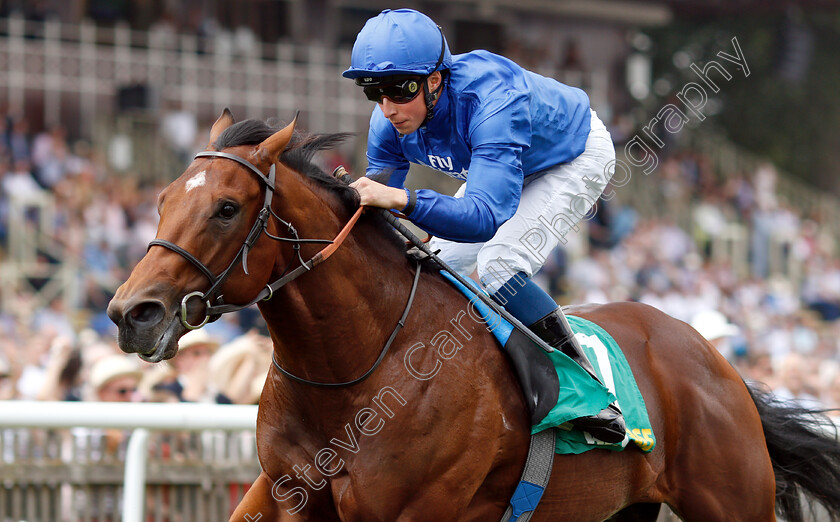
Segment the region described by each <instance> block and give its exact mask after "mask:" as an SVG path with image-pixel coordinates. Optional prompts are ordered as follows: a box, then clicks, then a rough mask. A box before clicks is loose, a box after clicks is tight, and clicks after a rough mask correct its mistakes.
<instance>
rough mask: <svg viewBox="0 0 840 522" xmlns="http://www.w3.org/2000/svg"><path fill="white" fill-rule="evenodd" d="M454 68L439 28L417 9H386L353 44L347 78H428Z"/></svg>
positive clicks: (366, 24) (368, 23)
mask: <svg viewBox="0 0 840 522" xmlns="http://www.w3.org/2000/svg"><path fill="white" fill-rule="evenodd" d="M451 66H452V53H450V52H449V46H448V45H447V44H446V39H445V38H444V37H443V32H442V31H441V29H440V27H438V25H437V24H435V23H434V22H433V21H432V19H431V18H429V17H428V16H426V15H424V14H423V13H420V12H417V11H415V10H414V9H395V10H390V9H386V10H385V11H382V12H381V13H379V14H378V15H377V16H375V17H374V18H371V19H370V20H368V21H367V23H365V26H364V27H363V28H362V30H361V31H360V32H359V35H358V36H357V37H356V43H354V44H353V53H352V55H351V57H350V68H349V69H347V70H346V71H344V73H343V74H342V76H344V77H345V78H362V77H369V78H377V77H383V76H395V75H411V74H415V75H420V76H428V75H429V74H431V73H433V72H434V71H436V70H440V69H449V68H450V67H451Z"/></svg>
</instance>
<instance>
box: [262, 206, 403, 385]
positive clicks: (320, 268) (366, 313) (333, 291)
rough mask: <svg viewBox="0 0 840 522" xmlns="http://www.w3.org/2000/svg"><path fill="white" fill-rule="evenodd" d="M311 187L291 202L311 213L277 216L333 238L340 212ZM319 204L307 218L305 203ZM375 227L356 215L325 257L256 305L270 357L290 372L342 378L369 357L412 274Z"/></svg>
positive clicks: (302, 231) (310, 234)
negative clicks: (270, 345) (320, 211)
mask: <svg viewBox="0 0 840 522" xmlns="http://www.w3.org/2000/svg"><path fill="white" fill-rule="evenodd" d="M318 192H319V191H318V190H314V191H311V192H309V193H304V194H303V195H297V196H295V197H296V198H297V200H300V199H309V201H306V202H305V203H306V204H301V205H297V201H296V205H295V206H296V207H297V208H299V209H301V208H309V209H310V212H306V213H300V212H298V213H297V215H296V216H295V215H290V216H289V217H288V218H287V217H285V216H284V219H287V220H288V221H290V222H291V223H292V224H293V225H294V226H295V228H296V229H297V230H298V234H299V235H300V237H301V238H321V239H332V238H334V237H335V236H336V235H337V234H338V233H339V231H340V229H341V228H342V227H343V226H344V224H345V223H346V220H347V217H346V216H344V214H345V213H344V212H338V213H336V212H335V211H332V210H331V211H327V210H326V209H327V208H328V207H330V206H334V205H335V202H329V201H328V200H330V199H331V198H326V200H327V201H328V204H326V205H325V204H324V203H325V199H324V197H325V195H324V194H318ZM313 197H314V200H313V199H312V198H313ZM301 203H304V202H302V201H301ZM330 203H331V204H330ZM319 207H320V208H322V209H325V211H324V213H323V215H322V216H320V217H314V216H313V213H312V212H311V209H312V208H319ZM292 214H295V213H294V212H292ZM337 216H341V217H337ZM375 229H376V225H375V224H373V223H371V222H370V220H366V219H364V218H363V219H361V220H360V221H359V223H358V224H357V225H356V227H355V228H354V230H353V231H352V232H351V234H350V235H349V236H348V237H347V239H346V240H345V241H344V243H343V244H342V245H341V246H340V247H339V248H338V249H337V250H336V251H335V253H334V254H333V255H332V257H331V258H330V259H328V260H327V261H325V262H324V263H322V264H320V265H317V266H316V267H314V268H313V269H312V270H311V271H310V272H307V273H305V274H303V275H302V276H301V277H299V278H298V279H296V280H294V281H292V282H291V283H289V284H288V285H286V286H284V287H283V288H281V289H280V290H279V291H278V292H277V293H276V294H275V296H274V297H273V298H272V299H271V300H270V301H268V302H264V303H261V304H260V311H261V312H262V314H263V317H265V319H266V323H267V324H268V326H269V330H270V331H271V335H272V339H273V341H274V350H275V355H276V358H277V360H278V362H280V363H281V364H282V365H283V366H284V367H285V368H286V369H288V370H289V371H291V372H292V373H295V374H297V375H299V376H301V377H303V378H307V379H312V380H321V381H333V382H337V381H346V380H350V379H353V378H355V377H357V376H359V375H360V374H362V373H364V372H365V371H366V370H367V369H368V368H369V367H370V366H371V365H372V364H373V362H374V361H375V360H376V357H377V356H378V354H379V351H380V350H381V348H382V346H383V345H384V343H385V341H386V340H387V338H388V336H389V335H390V332H391V331H392V330H393V328H394V326H395V325H396V323H397V320H398V319H399V317H400V314H401V313H402V309H403V307H404V305H405V298H406V295H407V293H408V291H409V288H410V286H411V272H410V269H409V268H408V265H407V263H406V262H405V260H404V258H401V257H400V254H399V253H398V252H397V249H396V247H395V246H394V245H393V244H390V243H389V242H388V239H386V238H384V237H380V233H379V232H378V231H377V230H375ZM322 247H323V245H319V246H317V247H312V246H310V247H308V248H306V247H304V251H308V252H307V254H309V255H304V259H307V258H308V257H309V256H310V255H312V254H311V253H312V252H314V251H317V250H318V249H320V248H322ZM295 265H296V263H294V262H293V265H292V266H293V267H294V266H295ZM284 268H285V266H278V268H277V270H278V271H282V270H283V269H284ZM278 275H279V273H277V274H275V277H276V276H278Z"/></svg>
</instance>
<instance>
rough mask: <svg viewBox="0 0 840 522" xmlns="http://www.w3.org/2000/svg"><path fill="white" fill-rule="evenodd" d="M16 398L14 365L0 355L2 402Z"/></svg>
mask: <svg viewBox="0 0 840 522" xmlns="http://www.w3.org/2000/svg"><path fill="white" fill-rule="evenodd" d="M14 398H16V393H15V379H14V375H13V374H12V365H11V364H9V361H8V360H6V358H5V357H4V356H3V355H2V354H0V401H7V400H10V399H14Z"/></svg>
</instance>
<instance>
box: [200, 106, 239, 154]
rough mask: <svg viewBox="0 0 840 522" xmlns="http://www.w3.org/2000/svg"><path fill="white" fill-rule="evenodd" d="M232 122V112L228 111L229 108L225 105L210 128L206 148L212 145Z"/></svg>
mask: <svg viewBox="0 0 840 522" xmlns="http://www.w3.org/2000/svg"><path fill="white" fill-rule="evenodd" d="M233 124H234V119H233V114H231V113H230V109H228V108H227V107H225V110H223V111H222V115H221V116H219V119H218V120H216V123H214V124H213V128H212V129H210V141H208V142H207V148H208V149H209V148H211V147H213V143H215V142H216V139H218V137H219V135H220V134H221V133H222V132H223V131H224V130H225V129H227V128H228V127H230V126H231V125H233Z"/></svg>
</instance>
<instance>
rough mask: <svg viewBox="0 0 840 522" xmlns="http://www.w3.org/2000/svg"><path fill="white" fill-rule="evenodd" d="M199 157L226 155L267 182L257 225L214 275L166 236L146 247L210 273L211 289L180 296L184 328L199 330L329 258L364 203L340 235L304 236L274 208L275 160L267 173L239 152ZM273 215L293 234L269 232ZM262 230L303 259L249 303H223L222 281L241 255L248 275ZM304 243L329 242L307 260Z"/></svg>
mask: <svg viewBox="0 0 840 522" xmlns="http://www.w3.org/2000/svg"><path fill="white" fill-rule="evenodd" d="M198 158H225V159H229V160H232V161H235V162H237V163H239V164H240V165H242V166H244V167H245V168H247V169H248V170H250V171H251V172H253V173H254V174H256V175H257V177H258V178H259V179H260V180H261V181H262V182H263V184H265V198H264V203H263V208H262V209H261V210H260V212H259V214H258V215H257V219H256V221H255V222H254V225H253V226H252V227H251V231H250V232H248V236H247V237H246V238H245V241H244V242H243V243H242V246H241V247H240V248H239V251H238V252H237V254H236V256H235V257H234V258H233V260H232V261H231V262H230V264H229V265H228V267H227V268H226V269H225V270H224V271H223V272H222V273H221V274H219V275H218V276H216V275H213V272H212V271H211V270H210V269H209V268H207V265H205V264H204V263H202V262H201V261H199V260H198V258H197V257H195V256H194V255H193V254H191V253H189V252H188V251H186V250H184V249H183V248H181V247H179V246H178V245H176V244H175V243H172V242H171V241H167V240H165V239H154V240H152V241H151V242H150V243H149V246H148V248H147V250H148V249H150V248H152V247H153V246H156V245H157V246H162V247H164V248H168V249H169V250H172V251H173V252H176V253H177V254H179V255H181V257H183V258H184V259H186V260H187V261H189V262H190V263H192V264H193V265H194V266H195V267H196V268H198V270H199V271H200V272H201V273H202V274H204V276H205V277H207V279H209V280H210V289H209V290H207V291H206V292H201V291H195V292H190V293H188V294H187V295H185V296H184V298H183V299H181V324H183V325H184V328H186V329H188V330H197V329H198V328H201V327H202V326H204V325H205V324H207V322H208V321H211V320H213V321H215V320H216V319H218V318H219V317H220V316H221V314H224V313H228V312H235V311H237V310H241V309H243V308H247V307H249V306H251V305H252V304H254V303H256V302H258V301H261V300H268V299H271V297H272V296H273V295H274V292H275V291H276V290H277V289H278V288H280V287H282V286H283V285H285V284H286V283H289V282H290V281H293V280H294V279H296V278H298V277H299V276H301V275H302V274H303V273H305V272H307V271H309V270H311V269H312V267H314V266H316V265H318V264H320V263H323V262H324V261H326V259H327V258H328V257H330V255H332V253H333V252H335V250H336V249H337V248H338V247H339V246H340V245H341V243H342V242H343V241H344V239H345V238H346V237H347V235H348V234H349V233H350V230H351V229H352V228H353V225H355V224H356V221H358V219H359V216H360V215H361V213H362V207H359V209H358V210H357V211H356V213H355V214H353V217H352V218H350V221H348V222H347V224H346V225H345V226H344V228H343V229H342V230H341V232H339V234H338V236H336V238H335V239H301V238H300V237H299V236H298V233H297V230H295V227H293V226H292V224H291V223H289V222H287V221H284V220H283V219H282V218H280V216H278V215H277V214H275V213H274V210H272V209H271V200H272V198H273V196H274V190H275V188H274V181H275V176H276V173H275V164H274V163H273V164H272V165H271V169H270V170H269V172H268V176H265V175H264V174H263V173H262V172H260V170H259V169H258V168H257V167H256V166H254V164H252V163H251V162H250V161H248V160H246V159H244V158H242V157H240V156H236V155H234V154H228V153H226V152H215V151H203V152H199V153H198V154H196V155H195V159H198ZM271 217H274V219H276V220H277V221H278V222H279V223H280V224H282V225H284V226H285V227H286V230H287V231H288V233H289V234H290V235H291V236H292V237H290V238H289V237H280V236H274V235H272V234H270V233H269V232H268V231H267V230H266V227H267V226H268V221H269V219H270V218H271ZM263 233H265V235H266V236H268V237H270V238H271V239H274V240H275V241H282V242H286V243H292V248H293V249H294V252H295V257H297V259H298V261H299V262H300V266H298V267H297V268H295V269H294V270H292V271H291V272H289V273H288V274H287V273H286V272H287V271H288V270H289V267H291V264H292V262H294V259H295V257H292V259H291V260H289V264H288V265H287V266H286V268H285V269H284V270H283V273H282V274H280V278H279V279H277V280H276V281H274V282H273V283H271V284H268V285H266V287H265V288H263V289H262V291H260V293H259V294H258V295H257V297H255V298H254V299H253V300H252V301H251V302H250V303H248V304H245V305H234V304H224V299H223V296H222V295H221V288H222V284H223V283H224V282H225V280H226V279H227V278H228V277H229V276H230V274H231V272H232V271H233V268H234V267H235V266H236V264H237V263H238V262H239V260H240V259H241V260H242V270H243V271H244V272H245V274H246V275H247V274H248V252H250V250H251V248H252V247H253V246H254V244H255V243H256V242H257V240H258V239H259V237H260V235H262V234H263ZM303 243H326V244H327V245H328V246H326V247H325V248H324V249H322V250H321V251H319V252H318V253H317V254H315V255H314V256H312V257H311V258H310V259H309V260H308V261H304V260H303V257H301V255H300V245H301V244H303ZM194 297H197V298H198V299H200V300H201V301H203V302H204V305H205V312H204V314H205V315H204V320H203V321H202V322H201V324H198V325H194V324H190V322H189V321H188V320H187V303H189V300H190V299H192V298H194ZM214 303H215V304H214Z"/></svg>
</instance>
